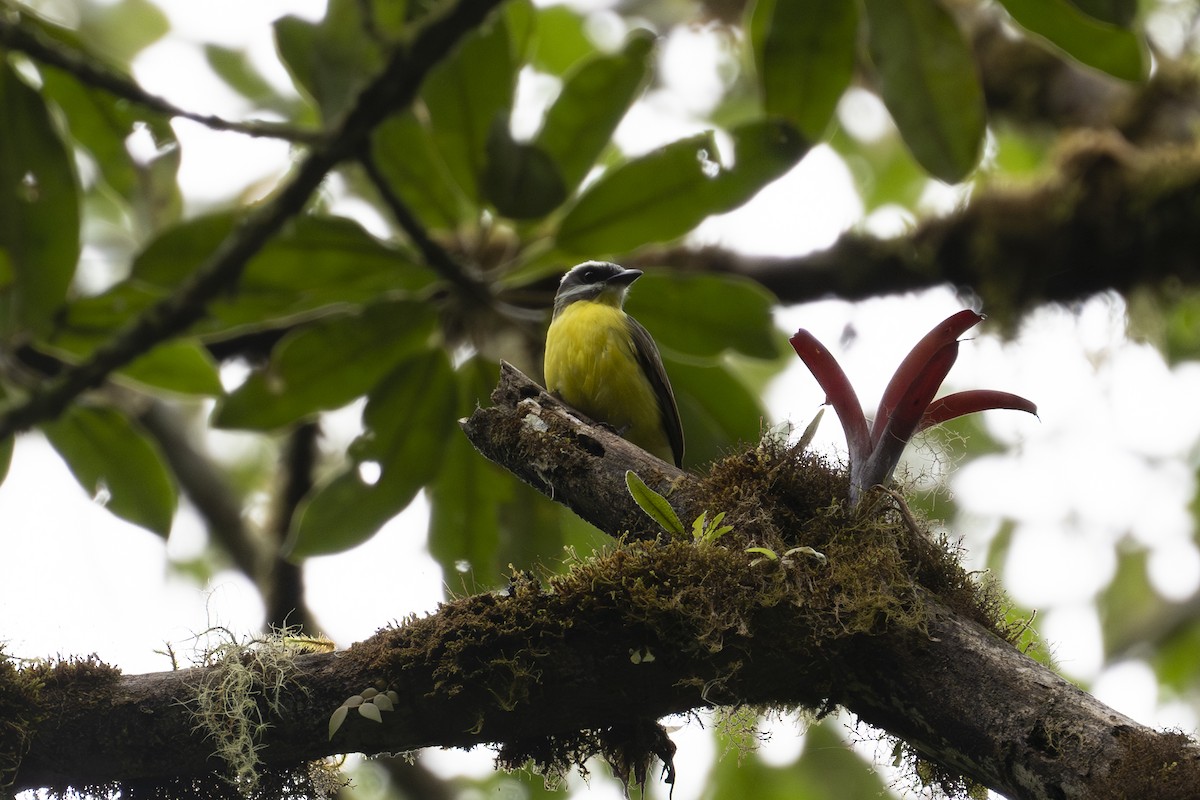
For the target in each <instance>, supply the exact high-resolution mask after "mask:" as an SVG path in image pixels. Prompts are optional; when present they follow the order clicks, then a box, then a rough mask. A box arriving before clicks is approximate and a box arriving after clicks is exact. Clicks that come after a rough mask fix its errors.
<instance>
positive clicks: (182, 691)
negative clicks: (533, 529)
mask: <svg viewBox="0 0 1200 800" xmlns="http://www.w3.org/2000/svg"><path fill="white" fill-rule="evenodd" d="M495 399H496V402H497V405H496V406H494V407H492V408H488V409H480V410H477V411H476V412H475V413H474V414H473V415H472V417H471V418H470V420H467V421H464V427H465V428H466V430H467V431H468V433H469V435H470V437H471V439H472V441H473V442H475V443H476V445H477V446H479V447H480V448H481V449H483V450H485V451H486V452H488V453H490V454H492V455H493V456H494V457H495V458H496V459H497V460H498V461H500V462H501V463H503V464H504V465H506V466H508V467H510V468H511V469H513V470H514V472H517V473H518V474H521V475H523V476H528V479H529V480H530V482H531V483H533V484H534V485H536V486H537V487H538V488H539V489H541V490H542V491H545V492H547V493H552V494H554V496H555V497H556V498H557V499H560V500H564V501H569V502H570V504H571V507H572V508H575V509H576V510H577V511H578V512H580V513H581V514H583V515H584V516H586V517H587V518H588V519H589V520H591V521H593V522H595V523H597V524H600V525H602V527H604V528H605V529H606V530H608V531H609V532H611V533H614V534H615V533H618V532H626V533H627V536H626V539H625V541H624V543H623V544H621V545H620V546H618V547H616V548H614V549H612V550H611V551H608V552H605V553H601V554H599V555H597V556H595V557H593V558H590V559H587V560H585V561H580V562H578V563H574V564H572V565H571V569H570V570H569V571H568V572H567V573H566V574H565V575H562V576H557V577H553V578H547V579H543V580H538V579H536V578H534V577H531V576H529V575H527V574H524V573H518V574H515V575H514V576H513V578H512V580H511V582H510V585H509V587H508V590H507V591H506V592H500V593H488V594H481V595H477V596H473V597H465V598H461V599H458V600H454V601H452V602H448V603H445V604H443V605H442V606H441V607H440V608H439V609H438V611H437V612H436V613H434V614H431V615H429V616H426V617H423V618H420V619H415V618H413V619H408V620H406V621H404V622H403V623H402V624H400V625H398V626H396V627H393V628H387V629H385V630H382V631H380V632H379V633H378V634H376V635H375V636H373V637H371V638H370V639H368V640H366V641H364V642H360V643H358V644H356V645H354V646H353V647H351V648H350V649H348V650H346V651H344V652H340V653H322V654H308V653H301V652H299V651H297V652H294V653H288V652H286V651H285V652H282V653H281V652H278V649H279V648H281V647H286V646H287V645H286V644H281V643H280V642H268V643H265V644H263V645H260V646H266V647H272V648H275V649H276V651H277V652H276V653H275V655H274V656H273V657H271V658H263V657H262V656H261V655H254V654H250V653H247V654H245V656H244V657H238V651H237V650H236V649H233V650H231V652H230V653H229V654H228V655H227V656H226V658H227V659H232V662H233V665H232V666H229V665H221V664H218V665H215V666H211V667H206V668H203V669H191V670H181V671H178V672H168V673H158V674H153V675H141V676H119V675H114V674H112V673H111V671H107V670H104V669H102V668H100V667H98V666H97V667H95V668H94V669H92V670H83V671H82V672H81V671H78V670H77V671H76V672H75V673H72V674H71V675H67V676H58V675H56V674H55V673H54V672H53V670H50V671H49V672H48V673H46V674H32V675H31V674H26V673H24V672H22V671H16V670H11V669H9V670H7V671H0V700H3V701H4V702H2V703H0V706H4V707H0V718H3V719H19V720H26V721H27V722H26V723H25V724H24V727H23V728H22V729H21V730H20V731H17V732H16V733H19V734H20V735H19V736H13V737H10V738H9V739H8V740H7V741H15V742H18V743H20V745H21V751H22V752H20V753H17V752H15V751H14V752H13V753H12V754H9V755H14V756H18V757H19V761H20V763H19V766H18V767H17V768H16V769H15V771H13V772H10V773H9V777H11V778H12V783H11V787H12V788H15V789H24V788H31V787H36V786H47V785H57V786H63V785H72V786H76V787H78V786H81V785H96V784H114V783H122V782H125V783H129V782H137V783H139V784H140V785H141V786H143V787H145V786H146V785H147V784H155V783H169V784H171V785H173V786H176V787H178V786H181V785H186V782H187V781H190V780H201V781H203V780H206V779H208V780H211V776H212V774H213V773H214V771H216V772H219V771H221V770H222V764H221V762H220V761H219V760H218V759H217V758H216V757H215V756H214V755H213V751H214V744H213V741H211V740H209V739H208V738H206V735H205V732H204V729H197V727H196V726H197V712H198V709H200V708H202V707H212V705H213V704H212V703H211V702H210V701H211V699H212V698H211V697H210V698H208V700H206V701H205V702H204V703H199V702H198V698H199V697H200V696H201V695H202V694H205V692H207V693H208V694H211V687H213V686H241V687H245V686H249V687H251V697H252V698H254V702H253V703H252V704H247V703H246V702H245V698H244V697H242V698H240V699H238V698H235V700H236V702H224V703H221V704H219V705H218V707H219V708H225V709H229V708H242V707H248V708H251V709H252V710H254V711H255V712H257V714H261V717H262V721H261V724H256V725H255V730H254V735H255V736H256V737H257V741H256V744H255V747H254V750H253V752H254V753H255V755H256V756H257V757H258V759H259V761H260V763H261V765H262V766H261V769H263V770H284V769H295V768H296V767H297V765H299V764H302V763H303V762H305V761H307V760H310V759H315V758H319V757H321V756H323V755H326V754H331V753H340V752H347V751H362V752H366V753H379V752H396V751H403V750H411V749H416V748H419V747H425V746H443V747H466V746H471V745H475V744H480V743H494V744H496V745H498V747H499V749H500V757H501V763H502V764H506V765H515V764H524V763H526V762H527V761H530V760H532V761H533V762H534V763H536V764H539V765H540V766H542V767H543V768H544V769H545V770H547V771H548V772H551V773H553V772H555V771H558V770H562V769H566V768H568V767H570V766H571V765H572V764H575V763H576V762H578V761H580V760H581V759H584V758H586V757H588V756H590V755H593V754H596V753H599V754H601V755H604V756H606V757H607V758H609V759H610V760H611V761H612V762H614V764H615V766H616V768H617V770H618V772H619V773H621V774H625V775H628V776H631V777H634V778H638V777H643V776H645V775H646V773H647V769H648V761H649V760H650V759H652V758H653V757H659V758H662V759H664V760H667V761H669V760H670V757H671V745H670V742H669V740H668V739H667V738H666V737H665V735H664V734H663V732H662V730H661V728H659V727H658V725H657V720H658V718H659V717H661V716H663V715H666V714H670V713H673V712H683V711H688V710H691V709H697V708H703V707H711V706H714V705H741V704H746V705H750V706H752V707H765V706H771V707H777V708H778V707H784V708H787V707H796V706H804V707H807V708H810V709H817V710H818V711H824V710H828V709H831V708H833V707H835V706H838V705H840V706H844V707H845V708H847V709H849V710H850V711H852V712H854V713H855V714H857V715H858V716H859V717H860V718H861V719H863V720H864V721H867V722H869V723H871V724H873V725H876V726H878V727H880V728H882V729H883V730H885V731H887V732H889V733H891V734H893V735H895V736H897V737H899V738H900V739H902V740H903V741H904V742H905V743H906V744H907V746H908V747H909V748H910V750H911V751H914V752H916V753H919V754H921V755H922V756H923V757H924V758H925V759H927V760H928V761H932V762H934V763H935V764H936V765H939V766H940V767H941V768H943V769H944V770H948V771H951V772H953V773H957V774H961V775H964V776H966V777H967V778H968V779H969V780H970V781H974V782H977V783H980V784H983V785H986V786H988V787H990V788H993V789H995V790H997V791H999V792H1002V793H1004V794H1005V795H1007V796H1009V797H1012V798H1049V797H1055V798H1084V797H1087V798H1106V797H1156V798H1175V797H1179V798H1182V797H1190V796H1192V795H1193V793H1194V787H1195V786H1196V785H1197V781H1200V748H1197V747H1196V745H1195V744H1194V743H1192V742H1191V741H1190V740H1189V739H1187V737H1185V736H1183V735H1181V734H1173V733H1159V732H1156V731H1153V730H1151V729H1149V728H1146V727H1144V726H1141V725H1139V724H1137V723H1136V722H1134V721H1133V720H1131V719H1128V718H1127V717H1124V716H1122V715H1120V714H1118V713H1117V712H1115V711H1113V710H1112V709H1109V708H1107V707H1105V706H1104V705H1102V704H1101V703H1099V702H1098V701H1096V700H1095V699H1094V698H1092V697H1090V696H1089V695H1087V694H1085V693H1084V692H1082V691H1080V690H1079V689H1078V688H1076V687H1074V686H1072V685H1071V684H1070V683H1068V682H1067V681H1065V680H1063V679H1061V678H1060V677H1058V676H1057V675H1055V674H1054V673H1053V672H1052V671H1050V670H1048V669H1046V668H1045V667H1043V666H1041V665H1040V664H1038V663H1036V662H1034V661H1033V660H1031V659H1030V658H1028V657H1027V656H1025V655H1024V654H1023V653H1021V652H1020V651H1019V650H1018V649H1016V648H1015V647H1013V646H1012V645H1011V644H1009V643H1008V641H1007V640H1008V639H1011V638H1014V631H1013V630H1011V629H1009V628H1007V627H1006V626H1005V625H1004V624H1003V623H1001V622H1000V621H999V618H998V614H997V605H996V597H995V595H993V594H989V593H988V592H986V591H980V589H979V587H978V586H976V585H975V584H974V583H973V581H972V580H971V578H970V576H969V575H967V574H966V573H965V572H964V571H963V570H962V569H961V567H960V566H959V565H958V563H957V560H956V558H955V556H956V555H957V554H956V553H955V552H954V551H953V549H952V548H949V549H947V547H946V546H945V543H944V542H938V541H936V540H935V539H933V538H932V537H930V536H929V535H928V534H927V532H925V531H923V530H921V529H920V528H919V526H918V525H917V524H915V523H916V521H915V520H914V519H913V518H912V517H911V515H908V514H905V513H901V512H900V510H898V509H894V508H891V507H889V505H888V504H887V502H886V501H887V500H889V499H891V498H890V497H889V496H888V495H881V496H880V502H879V503H878V504H875V506H874V508H871V507H870V504H867V505H868V508H867V509H866V510H865V511H864V510H862V509H859V510H857V511H855V512H854V513H846V512H845V511H844V510H843V507H842V505H841V504H840V503H838V502H834V501H832V500H831V498H835V497H842V496H844V494H845V489H846V477H845V475H844V474H842V473H841V471H840V470H838V469H835V468H832V467H830V466H829V465H827V464H825V463H823V462H822V461H821V460H820V459H817V458H814V457H812V456H806V455H803V454H797V453H795V452H794V451H789V450H787V449H786V448H784V447H779V446H773V445H772V444H771V443H770V442H768V443H765V444H764V445H762V446H760V447H758V448H755V449H752V450H749V451H747V452H745V453H741V454H736V455H733V456H731V457H729V458H727V459H725V460H723V461H722V462H720V463H719V464H717V465H715V466H714V468H713V469H712V470H711V472H710V473H709V474H708V475H705V476H703V477H700V476H694V475H689V474H685V473H682V472H680V471H679V470H676V469H674V468H673V467H671V466H669V465H666V464H664V463H662V462H659V461H657V460H656V459H653V458H652V457H650V456H648V455H646V454H644V453H642V452H641V451H639V450H637V448H634V447H632V446H631V445H628V444H627V443H625V442H624V441H623V440H620V439H618V438H617V437H615V436H613V435H612V434H611V433H608V432H606V431H604V430H601V429H597V428H593V427H591V426H590V425H588V424H587V423H585V422H583V421H581V420H579V419H578V418H576V417H574V416H572V415H570V414H569V413H568V412H567V411H566V410H565V409H563V408H562V407H561V405H560V404H558V403H556V402H554V401H553V400H552V399H550V398H548V397H547V396H546V395H545V394H544V393H542V392H541V391H540V390H539V388H538V387H537V386H536V385H535V384H533V383H531V382H530V381H529V380H528V379H527V378H525V377H524V376H523V375H521V374H520V373H519V372H517V371H516V370H514V369H512V368H511V367H507V366H506V367H505V368H504V370H503V373H502V379H501V385H500V387H499V388H498V389H497V391H496V394H495ZM630 468H633V469H635V471H637V472H638V474H639V475H641V476H642V477H643V479H645V480H646V482H647V483H648V484H649V485H651V486H652V487H654V488H655V490H656V491H660V492H662V493H664V494H666V495H667V496H668V497H669V499H670V502H671V503H672V505H673V506H674V507H675V508H676V509H677V510H678V511H679V513H680V515H681V517H682V518H684V519H693V518H695V517H696V516H698V515H699V513H700V511H702V510H704V509H705V508H708V509H710V510H711V511H713V512H714V513H715V512H717V511H722V512H725V514H726V516H725V518H724V522H725V523H726V524H732V525H733V526H734V529H733V530H732V531H730V532H729V533H727V534H726V535H725V536H723V537H722V538H721V539H720V541H719V542H716V543H708V544H701V545H698V544H696V543H694V542H692V541H691V537H690V535H683V536H680V537H677V538H676V539H673V540H669V541H668V540H666V539H665V538H664V537H662V535H661V529H659V527H658V526H657V524H655V523H654V522H653V521H652V520H650V519H649V518H648V517H647V516H645V515H644V514H643V513H642V512H641V510H640V509H638V507H637V506H636V504H634V503H633V501H632V499H631V498H630V497H629V495H628V493H627V491H626V490H625V488H624V475H625V471H626V469H630ZM747 545H752V546H762V547H769V548H771V549H772V550H773V551H774V552H776V553H780V554H784V555H783V557H781V558H779V559H778V560H770V559H754V558H752V557H751V556H749V555H747V554H746V553H745V552H744V549H745V547H746V546H747ZM789 545H796V547H795V550H797V551H799V550H803V548H805V547H810V548H812V549H813V550H815V551H817V552H820V553H821V554H822V555H824V556H825V559H824V560H822V559H818V558H813V557H808V556H807V555H805V554H804V553H801V554H800V555H797V556H795V557H791V558H789V557H787V554H788V553H789ZM379 613H380V616H387V615H388V614H389V612H388V610H386V609H380V610H379ZM281 662H282V663H281ZM261 663H270V664H272V665H273V666H272V668H271V670H270V672H269V674H268V673H267V672H264V674H263V676H262V678H261V679H260V682H259V683H260V684H261V685H259V686H257V687H256V685H255V682H254V681H246V680H245V678H246V677H247V676H246V675H245V674H244V673H239V674H238V676H237V677H238V680H233V681H226V680H220V679H219V678H220V674H219V672H218V671H219V670H222V669H231V668H232V669H238V670H245V669H246V668H247V667H248V666H249V665H253V664H261ZM279 676H284V677H283V678H280V677H279ZM204 687H209V689H208V690H205V689H204ZM368 687H370V688H374V689H376V690H379V691H383V690H385V689H386V690H391V691H394V692H395V693H396V697H395V702H394V703H393V704H392V705H393V708H392V710H390V711H384V712H383V713H382V714H381V719H382V721H381V722H375V721H372V720H369V719H365V718H363V717H361V716H359V715H357V714H353V713H352V714H349V715H348V716H347V718H346V720H345V721H344V723H343V724H342V725H341V726H340V727H338V728H337V730H336V732H335V733H334V735H333V737H332V740H331V739H330V736H329V730H330V726H329V719H330V716H331V715H332V714H333V712H334V710H335V709H337V708H338V707H339V706H341V705H342V704H343V702H345V701H346V699H347V698H348V697H349V696H351V695H356V694H362V690H363V689H365V688H368ZM241 691H242V690H240V689H239V692H241ZM255 718H256V719H257V715H255ZM209 727H211V726H209ZM4 741H6V740H5V739H3V738H0V756H4V755H6V754H7V753H6V752H5V750H4V747H3V744H4ZM242 749H243V750H245V748H242ZM63 753H71V754H72V757H71V758H70V759H64V758H63V757H62V754H63ZM3 763H5V760H4V759H3V758H0V764H3ZM206 776H208V777H207V778H206ZM243 780H244V779H243ZM181 782H184V783H182V784H181ZM260 785H264V784H263V783H262V782H261V781H260Z"/></svg>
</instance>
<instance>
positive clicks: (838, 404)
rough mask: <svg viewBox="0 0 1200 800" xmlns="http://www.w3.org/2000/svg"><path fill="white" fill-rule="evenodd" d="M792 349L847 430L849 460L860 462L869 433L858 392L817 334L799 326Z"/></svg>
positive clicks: (866, 450)
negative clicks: (815, 380) (856, 392)
mask: <svg viewBox="0 0 1200 800" xmlns="http://www.w3.org/2000/svg"><path fill="white" fill-rule="evenodd" d="M788 341H790V342H791V343H792V349H794V350H795V351H796V355H798V356H800V360H801V361H803V362H804V365H805V366H806V367H808V371H809V372H811V373H812V374H813V377H814V378H816V379H817V383H819V384H820V385H821V388H822V389H824V390H825V402H827V403H829V404H830V405H832V406H833V410H834V411H836V412H837V415H838V419H839V420H840V421H841V423H842V430H844V431H845V432H846V446H847V447H848V448H849V450H850V463H851V465H853V464H855V463H862V462H863V461H865V460H866V458H867V456H868V454H869V453H870V452H871V435H870V433H869V432H868V430H867V418H866V417H865V416H863V412H862V405H861V404H860V403H859V402H858V395H857V394H855V393H854V387H853V386H851V385H850V379H849V378H847V377H846V373H845V372H843V371H842V368H841V366H839V365H838V363H837V360H836V359H835V358H834V357H833V354H832V353H830V352H829V351H828V350H826V349H825V345H823V344H821V343H820V342H818V341H817V339H816V337H815V336H813V335H812V334H811V333H809V332H808V331H806V330H804V329H803V328H801V329H800V330H798V331H796V335H795V336H793V337H792V338H791V339H789V340H788Z"/></svg>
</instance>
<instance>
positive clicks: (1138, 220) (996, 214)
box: [626, 132, 1200, 325]
mask: <svg viewBox="0 0 1200 800" xmlns="http://www.w3.org/2000/svg"><path fill="white" fill-rule="evenodd" d="M1198 203H1200V157H1198V156H1197V151H1196V149H1195V148H1194V147H1192V146H1190V145H1188V146H1186V147H1179V148H1159V149H1157V150H1139V149H1137V148H1135V147H1133V146H1131V145H1129V144H1128V143H1127V142H1126V141H1125V140H1123V139H1121V138H1120V137H1119V136H1117V135H1116V134H1111V133H1108V134H1102V133H1095V132H1088V133H1081V134H1077V135H1075V136H1073V137H1072V138H1069V139H1068V140H1067V142H1066V144H1065V145H1064V146H1063V147H1062V151H1061V153H1060V155H1059V159H1058V163H1057V165H1056V169H1055V171H1053V172H1052V173H1051V174H1049V175H1047V176H1045V177H1044V178H1043V179H1042V180H1040V181H1038V182H1031V183H1029V184H1025V185H1020V186H984V187H981V188H980V189H979V190H978V191H977V192H976V193H975V194H974V195H973V196H972V199H971V202H970V203H969V204H968V205H966V206H964V207H963V208H962V209H961V210H958V211H955V212H953V213H950V214H947V215H945V216H940V217H934V218H930V219H926V220H923V221H921V222H920V223H919V224H917V225H915V226H914V227H913V228H912V230H911V231H909V232H907V233H905V234H904V235H902V236H897V237H894V238H890V239H880V238H877V237H874V236H870V235H868V234H864V233H861V232H858V231H851V232H848V233H846V234H844V235H843V236H842V237H841V238H839V239H838V240H837V241H836V242H835V243H834V244H833V245H832V246H831V247H829V248H828V249H826V250H821V251H818V252H815V253H811V254H808V255H803V256H797V257H787V258H779V257H758V256H744V255H741V254H738V253H735V252H732V251H729V250H725V249H721V248H715V247H713V248H702V249H699V250H697V249H695V248H689V247H678V248H666V249H657V248H656V249H649V250H645V251H643V252H642V253H639V254H637V256H636V257H633V258H630V259H627V260H626V265H627V266H644V265H647V264H652V265H656V266H662V265H666V266H671V267H675V268H677V269H681V270H686V271H698V272H718V273H720V272H728V273H734V274H739V275H746V276H748V277H751V278H753V279H754V280H757V281H759V282H760V283H762V284H763V285H764V286H766V287H767V288H768V289H770V290H771V291H772V292H773V293H774V294H775V295H776V296H777V297H778V298H779V299H780V301H781V302H783V303H785V304H787V303H800V302H808V301H812V300H817V299H819V298H821V297H825V296H827V295H829V294H831V293H832V294H834V295H837V296H838V297H842V298H845V299H848V300H859V299H864V298H868V297H877V296H880V295H887V294H897V293H902V292H911V291H916V290H920V289H927V288H932V287H936V286H947V285H948V286H953V287H955V288H960V289H966V290H969V291H970V292H971V293H973V294H974V295H977V296H978V297H980V298H981V300H982V304H983V307H984V308H986V309H987V312H988V316H989V317H990V318H992V319H999V320H1001V321H1002V322H1004V323H1005V324H1009V325H1015V324H1016V323H1017V322H1018V321H1019V320H1020V318H1021V314H1022V313H1023V312H1025V311H1028V310H1030V309H1033V308H1036V307H1038V306H1040V305H1043V304H1045V303H1075V302H1079V301H1082V300H1085V299H1087V298H1088V297H1091V296H1093V295H1095V294H1098V293H1102V292H1106V291H1115V292H1120V293H1121V294H1124V295H1126V296H1129V295H1131V294H1134V293H1136V292H1139V291H1143V292H1152V293H1154V292H1160V291H1168V292H1175V293H1178V288H1179V287H1181V286H1182V287H1186V288H1189V289H1193V290H1194V289H1195V288H1196V287H1200V268H1198V267H1197V264H1198V263H1200V262H1197V260H1196V259H1195V257H1194V254H1195V253H1196V252H1197V250H1198V249H1200V228H1197V226H1196V225H1195V219H1196V209H1197V205H1198ZM1171 287H1175V288H1171Z"/></svg>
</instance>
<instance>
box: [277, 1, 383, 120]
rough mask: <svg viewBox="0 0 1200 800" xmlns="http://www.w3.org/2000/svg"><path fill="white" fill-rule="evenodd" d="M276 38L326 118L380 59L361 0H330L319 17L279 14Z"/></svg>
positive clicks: (338, 111)
mask: <svg viewBox="0 0 1200 800" xmlns="http://www.w3.org/2000/svg"><path fill="white" fill-rule="evenodd" d="M275 44H276V47H277V48H278V49H279V55H280V57H281V58H282V60H283V63H284V66H286V67H287V69H288V72H289V73H291V76H292V79H293V80H294V81H295V82H296V84H297V85H298V86H300V87H302V88H303V89H304V90H305V91H306V92H307V93H308V95H309V96H310V97H312V99H313V100H314V101H316V104H317V107H318V108H320V109H321V116H322V117H323V118H324V119H325V121H326V122H333V121H335V120H337V119H338V118H339V117H340V116H341V115H342V112H344V111H345V110H346V109H347V108H349V107H350V104H351V103H352V102H354V99H355V98H356V97H357V96H358V92H359V91H360V90H361V89H362V88H363V86H364V85H366V83H367V81H368V80H370V79H371V77H373V76H374V75H375V74H376V73H377V72H378V71H379V69H380V67H381V66H382V65H383V48H382V46H381V45H380V44H379V43H378V42H377V41H375V40H374V39H372V38H371V37H369V36H367V35H366V26H365V23H364V20H363V16H362V6H361V4H360V2H359V0H330V2H329V5H328V8H327V10H326V12H325V18H324V19H323V20H321V21H320V22H319V23H313V22H309V21H308V20H305V19H301V18H300V17H296V16H286V17H281V18H280V19H278V20H276V21H275Z"/></svg>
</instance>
